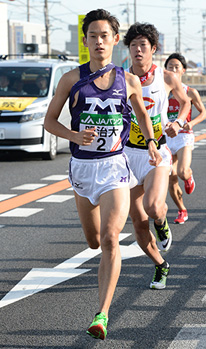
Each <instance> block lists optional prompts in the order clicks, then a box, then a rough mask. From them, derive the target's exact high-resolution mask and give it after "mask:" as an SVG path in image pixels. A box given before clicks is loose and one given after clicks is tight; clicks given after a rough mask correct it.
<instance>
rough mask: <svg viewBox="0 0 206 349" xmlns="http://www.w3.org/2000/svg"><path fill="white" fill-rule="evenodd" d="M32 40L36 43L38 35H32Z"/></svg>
mask: <svg viewBox="0 0 206 349" xmlns="http://www.w3.org/2000/svg"><path fill="white" fill-rule="evenodd" d="M31 42H32V44H36V35H32V36H31Z"/></svg>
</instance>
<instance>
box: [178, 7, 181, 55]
mask: <svg viewBox="0 0 206 349" xmlns="http://www.w3.org/2000/svg"><path fill="white" fill-rule="evenodd" d="M180 1H181V0H178V2H177V28H178V29H177V32H178V39H177V52H178V53H180V52H181V30H180Z"/></svg>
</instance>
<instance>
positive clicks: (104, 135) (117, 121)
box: [79, 113, 123, 152]
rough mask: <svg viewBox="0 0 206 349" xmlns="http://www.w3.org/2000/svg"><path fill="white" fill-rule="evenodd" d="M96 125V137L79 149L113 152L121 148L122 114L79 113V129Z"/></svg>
mask: <svg viewBox="0 0 206 349" xmlns="http://www.w3.org/2000/svg"><path fill="white" fill-rule="evenodd" d="M93 127H96V130H95V131H96V132H97V133H98V137H95V138H94V141H93V142H92V143H91V144H90V145H88V146H79V149H81V150H86V151H93V152H113V151H117V150H119V149H121V148H122V143H121V132H122V130H123V119H122V114H117V115H111V114H110V115H107V114H88V113H82V114H81V115H80V126H79V130H80V131H83V130H85V129H88V128H93Z"/></svg>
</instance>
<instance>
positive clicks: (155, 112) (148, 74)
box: [124, 23, 190, 289]
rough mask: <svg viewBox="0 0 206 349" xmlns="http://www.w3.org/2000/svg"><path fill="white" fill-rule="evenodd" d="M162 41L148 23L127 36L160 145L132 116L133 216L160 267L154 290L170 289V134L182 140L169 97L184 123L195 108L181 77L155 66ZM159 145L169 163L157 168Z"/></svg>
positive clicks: (138, 25)
mask: <svg viewBox="0 0 206 349" xmlns="http://www.w3.org/2000/svg"><path fill="white" fill-rule="evenodd" d="M158 38H159V33H158V31H157V29H156V28H155V27H154V26H153V25H151V24H148V23H143V24H141V23H135V24H134V25H132V26H131V27H130V28H129V29H128V31H127V33H126V35H125V37H124V44H125V45H126V46H128V48H129V51H130V55H131V60H132V66H131V67H130V68H129V71H130V73H133V74H134V75H137V76H139V78H140V81H141V83H142V91H143V92H142V94H143V100H144V103H145V107H146V109H147V112H148V114H149V116H150V119H151V121H152V124H153V129H154V135H155V138H156V140H147V141H146V139H145V138H144V136H143V134H142V132H141V128H140V125H139V124H138V122H137V119H136V115H135V113H134V112H132V122H131V128H130V137H129V141H128V142H127V144H126V147H125V152H126V154H127V156H128V158H129V164H130V167H131V169H132V171H133V173H134V174H135V176H136V177H137V179H138V181H139V183H138V185H136V186H135V187H134V188H133V189H131V190H130V192H131V204H130V216H131V218H132V221H133V225H134V229H135V233H136V238H137V242H138V243H139V245H140V247H141V248H142V249H143V251H144V252H145V253H146V254H147V255H148V256H149V257H150V258H151V259H152V261H153V262H154V263H155V274H154V277H153V280H152V282H151V284H150V288H156V289H162V288H165V286H166V278H167V275H168V273H169V263H168V262H166V261H165V260H164V259H163V258H162V256H161V254H160V252H159V250H158V248H159V249H160V250H162V251H167V250H168V249H169V248H170V245H171V241H172V234H171V231H170V229H169V225H168V222H167V218H166V214H167V210H168V207H167V204H166V196H167V192H168V183H169V174H170V170H171V153H170V151H169V149H168V147H167V145H166V140H165V129H167V133H168V135H169V136H170V137H174V136H176V135H177V133H178V131H179V125H178V124H177V123H174V124H171V125H170V126H168V124H167V123H168V118H167V108H168V95H169V92H170V91H172V92H173V93H174V95H175V96H176V98H177V100H178V101H179V103H180V106H181V107H180V110H179V114H178V118H180V119H182V120H184V119H186V116H187V114H188V112H189V108H190V103H189V100H188V98H187V96H186V94H185V93H184V91H183V90H182V87H181V84H180V82H179V81H178V79H177V77H176V76H175V74H171V73H169V72H167V71H163V70H162V69H161V68H159V67H156V66H155V65H154V64H153V62H152V56H153V54H154V53H155V51H156V49H157V46H158ZM157 141H158V143H159V145H158V148H159V147H160V153H161V154H162V157H163V160H162V163H160V165H159V166H157V167H155V168H154V167H153V168H152V167H149V166H148V165H147V162H148V160H147V159H148V155H147V151H146V149H147V144H148V142H149V143H151V142H155V143H157ZM145 163H146V166H145ZM143 167H144V168H143ZM149 217H151V218H152V219H154V225H155V233H156V238H157V240H156V239H155V237H154V235H153V234H152V232H151V231H150V229H149Z"/></svg>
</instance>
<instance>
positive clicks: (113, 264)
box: [98, 187, 130, 316]
mask: <svg viewBox="0 0 206 349" xmlns="http://www.w3.org/2000/svg"><path fill="white" fill-rule="evenodd" d="M129 194H130V192H129V187H124V188H119V189H115V190H111V191H108V192H106V193H104V194H103V195H101V197H100V215H101V229H100V235H101V248H102V257H101V262H100V266H99V273H98V277H99V301H100V309H99V311H100V312H105V314H106V315H107V316H108V311H109V307H110V304H111V301H112V297H113V294H114V291H115V288H116V285H117V281H118V278H119V274H120V270H121V255H120V248H119V233H120V232H121V231H122V229H123V228H124V225H125V223H126V220H127V217H128V214H129Z"/></svg>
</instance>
